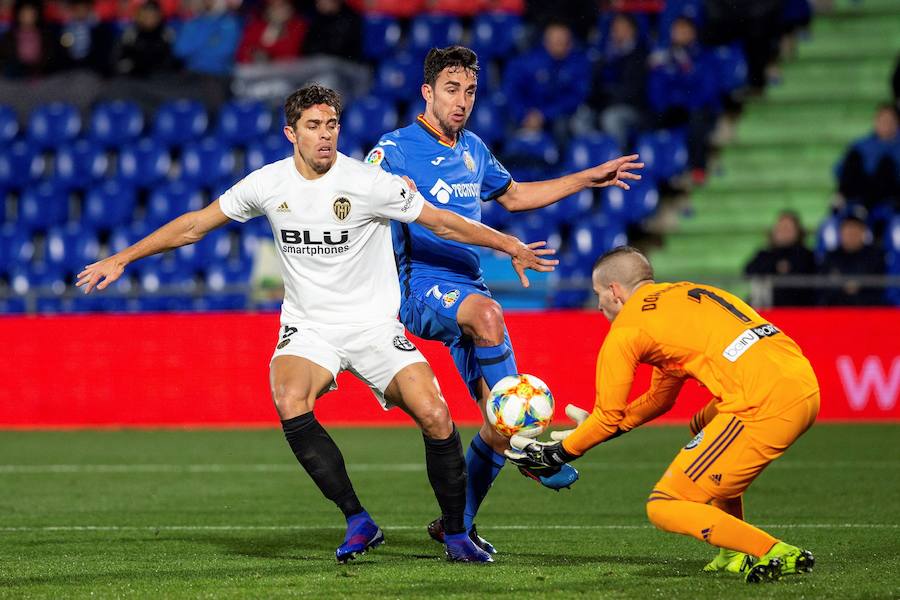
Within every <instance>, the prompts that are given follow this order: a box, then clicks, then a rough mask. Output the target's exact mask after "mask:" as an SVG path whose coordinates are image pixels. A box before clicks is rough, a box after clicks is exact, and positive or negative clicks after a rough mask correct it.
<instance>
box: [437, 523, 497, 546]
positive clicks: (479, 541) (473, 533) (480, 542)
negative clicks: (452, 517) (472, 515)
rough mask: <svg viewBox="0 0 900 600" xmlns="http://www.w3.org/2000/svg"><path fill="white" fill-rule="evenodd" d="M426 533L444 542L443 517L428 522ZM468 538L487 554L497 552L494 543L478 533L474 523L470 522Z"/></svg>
mask: <svg viewBox="0 0 900 600" xmlns="http://www.w3.org/2000/svg"><path fill="white" fill-rule="evenodd" d="M428 535H430V536H431V539H433V540H434V541H436V542H438V543H439V544H444V543H446V540H445V539H444V518H443V517H438V518H437V519H435V520H434V521H432V522H431V523H429V524H428ZM469 539H470V540H472V543H473V544H475V545H476V546H478V547H479V548H481V549H482V550H484V551H485V552H487V553H488V554H497V549H496V548H494V545H493V544H491V543H490V542H489V541H487V540H486V539H484V538H483V537H481V536H480V535H478V530H477V529H475V523H472V527H470V528H469Z"/></svg>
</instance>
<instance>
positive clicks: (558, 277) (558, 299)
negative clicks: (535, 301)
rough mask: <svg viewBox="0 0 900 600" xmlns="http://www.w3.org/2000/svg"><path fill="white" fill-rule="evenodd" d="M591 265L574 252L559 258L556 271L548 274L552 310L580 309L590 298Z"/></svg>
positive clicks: (569, 251)
mask: <svg viewBox="0 0 900 600" xmlns="http://www.w3.org/2000/svg"><path fill="white" fill-rule="evenodd" d="M590 282H591V265H590V264H586V261H584V260H583V258H582V257H581V256H580V255H579V254H578V253H577V252H576V251H574V250H571V249H570V250H568V251H566V252H563V253H562V254H560V256H559V264H558V265H557V266H556V270H555V271H553V272H552V273H550V277H549V283H550V287H551V289H552V290H553V291H552V292H551V294H550V306H552V307H553V308H582V307H584V305H585V303H587V301H588V299H589V298H590V296H591V283H590Z"/></svg>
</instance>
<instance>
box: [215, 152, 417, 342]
mask: <svg viewBox="0 0 900 600" xmlns="http://www.w3.org/2000/svg"><path fill="white" fill-rule="evenodd" d="M424 203H425V199H424V198H423V197H422V195H421V194H419V193H418V192H416V193H413V192H412V191H411V190H410V189H409V186H407V184H406V182H405V181H403V179H402V178H400V177H398V176H396V175H390V174H388V173H386V172H385V171H384V170H382V169H381V168H380V167H378V166H375V165H367V164H364V163H362V162H360V161H358V160H355V159H352V158H350V157H348V156H345V155H343V154H341V153H338V154H337V159H336V160H335V162H334V164H333V165H332V166H331V169H329V170H328V172H327V173H326V174H325V175H323V176H322V177H319V178H318V179H311V180H307V179H305V178H304V177H303V176H302V175H300V173H299V172H298V171H297V168H296V166H295V165H294V159H293V157H288V158H285V159H284V160H279V161H278V162H274V163H271V164H268V165H266V166H264V167H262V168H261V169H258V170H256V171H254V172H253V173H250V174H249V175H247V177H245V178H244V179H242V180H241V181H239V182H238V183H237V184H235V185H234V187H232V188H231V189H230V190H228V191H227V192H225V193H224V194H223V195H222V196H221V197H220V198H219V205H220V207H221V209H222V212H224V213H225V214H226V215H227V216H228V217H229V218H231V219H234V220H235V221H239V222H241V223H243V222H244V221H246V220H248V219H250V218H253V217H256V216H260V215H265V216H266V217H267V218H268V219H269V223H270V224H271V226H272V233H273V235H274V236H275V244H276V246H277V247H278V251H279V255H280V259H281V272H282V275H283V278H284V289H285V297H284V303H283V304H282V306H281V323H282V324H291V325H298V324H299V325H306V326H312V327H315V326H316V325H326V326H327V325H341V326H347V325H360V324H373V323H378V322H384V321H386V320H392V319H396V318H397V312H398V311H399V310H400V284H399V280H398V277H397V266H396V263H395V262H394V252H393V246H392V244H391V227H390V220H391V219H393V220H396V221H402V222H404V223H411V222H412V221H415V220H416V219H417V218H418V217H419V214H420V213H421V212H422V207H423V206H424Z"/></svg>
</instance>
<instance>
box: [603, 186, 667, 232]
mask: <svg viewBox="0 0 900 600" xmlns="http://www.w3.org/2000/svg"><path fill="white" fill-rule="evenodd" d="M628 185H629V186H631V189H630V190H628V191H625V190H623V189H622V188H619V187H615V186H610V187H607V188H603V191H602V198H603V200H602V207H603V211H604V212H605V213H606V214H607V215H609V216H610V217H611V218H613V219H616V220H619V221H621V222H622V223H625V224H629V223H637V222H638V221H640V220H642V219H645V218H647V217H649V216H650V215H652V214H653V213H654V212H656V207H657V206H658V205H659V192H658V191H657V189H656V184H654V183H653V182H648V181H629V182H628Z"/></svg>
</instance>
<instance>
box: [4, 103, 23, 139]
mask: <svg viewBox="0 0 900 600" xmlns="http://www.w3.org/2000/svg"><path fill="white" fill-rule="evenodd" d="M18 133H19V118H18V116H17V115H16V111H14V110H13V109H12V108H10V107H9V106H6V105H5V104H0V146H2V147H4V148H5V147H6V146H7V144H9V143H11V142H12V141H13V140H14V139H15V137H16V135H18Z"/></svg>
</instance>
